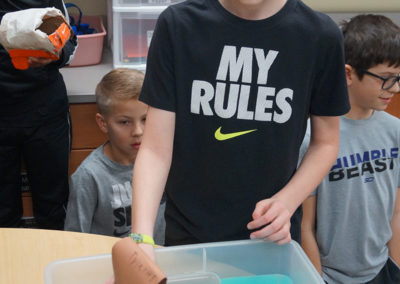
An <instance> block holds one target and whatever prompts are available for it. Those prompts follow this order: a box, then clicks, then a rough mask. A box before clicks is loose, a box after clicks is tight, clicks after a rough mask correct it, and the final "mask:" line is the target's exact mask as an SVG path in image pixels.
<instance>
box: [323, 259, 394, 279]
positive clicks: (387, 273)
mask: <svg viewBox="0 0 400 284" xmlns="http://www.w3.org/2000/svg"><path fill="white" fill-rule="evenodd" d="M325 283H326V284H328V282H326V281H325ZM399 283H400V268H399V267H398V266H397V265H396V264H395V263H394V262H393V261H392V260H391V259H390V258H388V260H387V262H386V264H385V266H384V267H382V269H381V271H379V273H378V275H376V276H375V278H374V279H372V280H371V281H368V282H367V283H365V284H399Z"/></svg>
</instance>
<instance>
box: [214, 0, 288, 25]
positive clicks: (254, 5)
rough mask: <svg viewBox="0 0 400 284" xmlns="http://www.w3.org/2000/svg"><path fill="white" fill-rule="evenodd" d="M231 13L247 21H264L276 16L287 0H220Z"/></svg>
mask: <svg viewBox="0 0 400 284" xmlns="http://www.w3.org/2000/svg"><path fill="white" fill-rule="evenodd" d="M218 1H219V2H220V3H221V5H222V6H223V7H224V8H225V9H226V10H227V11H229V12H230V13H232V14H234V15H235V16H237V17H239V18H242V19H245V20H263V19H266V18H269V17H271V16H273V15H275V14H276V13H277V12H278V11H279V10H280V9H282V7H283V6H284V5H285V3H286V1H287V0H218Z"/></svg>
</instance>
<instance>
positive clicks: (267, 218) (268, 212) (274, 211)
mask: <svg viewBox="0 0 400 284" xmlns="http://www.w3.org/2000/svg"><path fill="white" fill-rule="evenodd" d="M263 201H266V202H259V203H258V204H257V206H256V209H255V211H256V210H258V211H257V212H256V213H257V214H255V213H253V218H254V216H259V217H257V218H254V220H253V221H251V222H250V223H249V224H248V225H247V228H248V229H249V230H254V229H257V228H260V227H261V226H265V225H267V224H269V223H271V222H273V221H274V220H275V218H277V217H278V216H279V215H281V214H284V213H283V212H286V213H285V215H289V212H288V210H287V209H286V207H285V206H284V204H283V203H282V202H280V201H279V200H275V199H266V200H263Z"/></svg>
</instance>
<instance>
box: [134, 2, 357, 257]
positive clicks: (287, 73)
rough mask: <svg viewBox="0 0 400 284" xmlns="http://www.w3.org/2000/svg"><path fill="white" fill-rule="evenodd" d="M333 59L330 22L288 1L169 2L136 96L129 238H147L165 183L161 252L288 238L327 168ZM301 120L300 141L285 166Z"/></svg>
mask: <svg viewBox="0 0 400 284" xmlns="http://www.w3.org/2000/svg"><path fill="white" fill-rule="evenodd" d="M343 63H344V56H343V40H342V35H341V33H340V30H339V28H338V27H337V25H336V24H335V23H334V22H333V21H332V20H331V19H330V18H329V17H328V16H327V15H324V14H322V13H318V12H315V11H313V10H311V9H310V8H309V7H307V6H306V5H305V4H304V3H303V2H302V1H299V0H258V1H234V0H219V1H216V0H187V1H184V2H182V3H179V4H175V5H171V6H169V7H168V8H167V9H166V10H164V11H163V13H162V14H161V15H160V17H159V18H158V22H157V25H156V28H155V31H154V34H153V38H152V42H151V46H150V50H149V54H148V61H147V66H146V75H145V80H144V85H143V89H142V93H141V97H140V99H141V100H142V101H143V102H145V103H147V104H148V105H150V108H149V111H148V116H147V121H146V131H145V133H144V136H143V142H142V145H141V148H140V150H139V153H138V157H137V160H136V165H135V169H134V177H135V179H134V181H133V196H132V231H133V232H135V233H138V234H139V233H140V234H145V235H147V236H150V237H151V236H152V230H153V227H154V220H155V217H156V212H157V206H158V204H159V201H160V198H161V196H162V193H163V190H164V186H165V190H166V195H167V204H166V212H165V218H166V245H180V244H190V243H199V242H215V241H228V240H238V239H248V238H249V237H250V238H261V239H268V240H270V241H274V242H277V243H279V244H282V243H287V242H289V241H290V240H292V239H294V240H296V241H299V240H300V224H301V209H298V207H299V206H300V204H301V203H302V201H303V200H304V199H305V198H306V197H307V196H308V195H309V194H310V193H311V191H312V190H314V188H315V187H316V186H317V185H318V184H319V182H320V181H321V180H322V179H323V177H324V176H325V174H326V173H327V172H328V171H329V169H330V167H331V165H332V164H333V162H334V160H335V158H336V155H337V150H338V141H339V139H338V138H339V135H338V134H339V116H340V115H342V114H344V113H346V112H347V111H348V110H349V102H348V95H347V87H346V80H345V72H344V67H343V66H344V65H343ZM309 116H310V117H311V121H312V125H313V134H312V142H311V145H310V148H309V151H308V152H307V154H306V157H305V159H304V160H303V163H302V164H301V165H300V167H299V169H297V170H296V168H297V161H298V154H299V148H300V145H301V142H302V140H303V137H304V133H305V130H306V125H307V118H308V117H309ZM141 246H142V248H144V249H145V250H146V251H147V252H148V253H149V255H150V256H151V254H152V252H151V246H149V245H147V244H141ZM147 247H148V249H146V248H147Z"/></svg>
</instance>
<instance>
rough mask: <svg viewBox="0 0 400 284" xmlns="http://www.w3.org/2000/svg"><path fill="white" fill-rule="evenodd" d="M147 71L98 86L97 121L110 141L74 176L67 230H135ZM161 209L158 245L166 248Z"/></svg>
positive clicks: (124, 72)
mask: <svg viewBox="0 0 400 284" xmlns="http://www.w3.org/2000/svg"><path fill="white" fill-rule="evenodd" d="M143 77H144V75H143V73H142V72H140V71H138V70H133V69H125V68H119V69H115V70H112V71H111V72H109V73H108V74H106V75H105V76H104V77H103V78H102V80H101V81H100V83H99V84H98V86H97V88H96V102H97V106H98V109H99V113H97V114H96V122H97V124H98V126H99V128H100V130H101V131H102V132H104V133H105V134H107V136H108V141H107V142H106V143H105V144H104V145H102V146H100V147H99V148H97V149H96V150H94V151H93V152H92V153H91V154H90V155H89V156H88V157H87V158H86V159H85V160H84V161H83V162H82V164H81V165H80V166H79V168H78V169H77V170H76V172H75V173H74V174H73V175H72V176H71V182H70V184H71V188H70V197H69V203H68V210H67V218H66V223H65V230H71V231H80V232H88V233H95V234H103V235H110V236H116V237H123V236H127V235H128V234H129V233H130V231H131V196H132V195H131V191H132V170H133V164H134V162H135V159H136V155H137V152H138V150H139V147H140V144H141V141H142V135H143V130H144V126H145V121H146V114H147V105H145V104H144V103H142V102H140V101H139V100H138V96H139V93H140V90H141V88H142V83H143ZM163 206H164V205H162V206H161V209H160V212H159V218H158V221H157V224H156V226H155V227H156V235H157V236H156V242H157V243H158V244H163V243H164V240H163V238H164V237H163V236H164V225H163V208H164V207H163Z"/></svg>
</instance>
